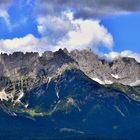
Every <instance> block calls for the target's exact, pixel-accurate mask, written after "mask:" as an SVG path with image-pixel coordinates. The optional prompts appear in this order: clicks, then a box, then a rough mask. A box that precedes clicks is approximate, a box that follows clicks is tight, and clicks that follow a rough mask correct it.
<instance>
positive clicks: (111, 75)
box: [70, 50, 140, 86]
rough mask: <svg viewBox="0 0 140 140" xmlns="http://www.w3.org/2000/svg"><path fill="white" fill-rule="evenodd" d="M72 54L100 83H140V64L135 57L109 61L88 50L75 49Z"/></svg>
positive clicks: (83, 69)
mask: <svg viewBox="0 0 140 140" xmlns="http://www.w3.org/2000/svg"><path fill="white" fill-rule="evenodd" d="M70 56H71V57H72V58H73V59H74V60H75V61H76V62H77V63H78V65H79V67H80V69H81V70H82V71H83V72H84V73H85V74H86V75H87V76H89V77H90V78H91V79H93V80H95V81H97V82H99V83H100V84H113V83H121V84H124V85H130V86H136V85H140V64H139V63H138V62H137V61H136V60H135V59H134V58H127V57H125V58H119V59H117V60H114V61H112V62H108V61H106V60H102V59H99V57H98V56H96V55H95V54H93V53H92V52H91V51H88V50H83V51H78V50H75V51H72V52H71V53H70Z"/></svg>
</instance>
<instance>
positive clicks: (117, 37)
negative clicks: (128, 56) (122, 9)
mask: <svg viewBox="0 0 140 140" xmlns="http://www.w3.org/2000/svg"><path fill="white" fill-rule="evenodd" d="M102 24H103V25H104V26H105V27H106V28H107V29H108V30H109V32H110V33H111V34H112V36H113V38H114V48H113V49H114V50H115V51H123V50H126V49H128V50H132V51H134V52H138V53H140V13H133V14H128V15H118V16H110V17H104V18H102Z"/></svg>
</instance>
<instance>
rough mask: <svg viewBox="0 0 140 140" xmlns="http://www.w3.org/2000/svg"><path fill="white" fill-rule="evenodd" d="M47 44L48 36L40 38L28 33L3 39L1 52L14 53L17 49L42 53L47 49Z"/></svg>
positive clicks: (0, 43) (0, 44)
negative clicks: (19, 36)
mask: <svg viewBox="0 0 140 140" xmlns="http://www.w3.org/2000/svg"><path fill="white" fill-rule="evenodd" d="M45 44H47V39H46V38H42V39H38V38H36V37H34V36H33V35H32V34H28V35H26V36H24V37H21V38H13V39H1V40H0V46H1V47H0V52H3V53H4V52H5V53H13V52H15V51H22V52H31V51H38V52H40V53H41V52H43V51H44V50H45V49H46V48H45Z"/></svg>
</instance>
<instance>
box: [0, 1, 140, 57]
mask: <svg viewBox="0 0 140 140" xmlns="http://www.w3.org/2000/svg"><path fill="white" fill-rule="evenodd" d="M78 3H79V0H76V1H75V2H73V1H72V0H70V1H68V0H65V1H63V0H56V1H49V0H34V1H33V0H6V1H0V9H1V10H0V52H7V53H12V52H14V51H24V52H25V51H39V52H43V51H45V50H56V49H58V48H60V47H62V48H64V47H67V48H68V50H73V49H84V48H86V47H90V48H91V49H92V50H93V51H94V50H95V51H96V52H99V51H101V52H102V53H106V56H107V55H108V56H109V57H112V55H111V53H112V52H115V53H116V55H120V54H121V55H125V56H127V55H128V56H134V57H136V58H137V59H139V58H140V56H139V54H140V49H139V46H140V39H139V37H140V28H139V25H140V12H139V11H140V9H139V7H140V3H139V2H138V1H137V0H136V1H135V2H133V3H132V2H131V1H130V0H126V1H123V0H114V3H112V1H111V0H106V1H104V2H101V1H96V0H87V1H86V0H82V1H81V2H80V4H78ZM121 4H122V5H121ZM95 5H96V6H97V7H95ZM87 9H88V10H87ZM119 53H120V54H119Z"/></svg>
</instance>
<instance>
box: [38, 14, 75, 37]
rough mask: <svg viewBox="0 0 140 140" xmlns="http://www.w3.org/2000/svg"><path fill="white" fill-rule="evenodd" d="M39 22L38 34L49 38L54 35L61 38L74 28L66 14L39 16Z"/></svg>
mask: <svg viewBox="0 0 140 140" xmlns="http://www.w3.org/2000/svg"><path fill="white" fill-rule="evenodd" d="M37 22H38V26H37V29H38V32H39V33H40V34H41V35H43V36H45V35H48V37H49V36H51V37H52V35H53V36H54V38H56V36H57V35H59V36H61V35H63V34H65V33H66V32H68V31H69V30H70V29H71V28H72V24H71V22H70V20H69V19H68V17H67V16H65V14H64V13H62V14H61V15H60V16H55V15H47V16H39V17H38V18H37Z"/></svg>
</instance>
